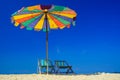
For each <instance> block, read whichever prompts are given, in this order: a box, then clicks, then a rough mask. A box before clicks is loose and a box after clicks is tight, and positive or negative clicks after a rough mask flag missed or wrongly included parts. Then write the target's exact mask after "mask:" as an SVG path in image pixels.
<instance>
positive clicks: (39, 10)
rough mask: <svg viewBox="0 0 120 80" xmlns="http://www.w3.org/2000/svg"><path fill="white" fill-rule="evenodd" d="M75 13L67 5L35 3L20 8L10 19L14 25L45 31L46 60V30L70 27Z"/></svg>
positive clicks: (73, 21) (73, 22)
mask: <svg viewBox="0 0 120 80" xmlns="http://www.w3.org/2000/svg"><path fill="white" fill-rule="evenodd" d="M76 15H77V14H76V12H75V11H73V10H72V9H70V8H68V7H63V6H56V5H35V6H29V7H23V8H21V9H20V10H18V11H17V12H15V13H13V14H12V17H11V19H12V22H13V23H14V25H15V26H19V25H20V29H24V28H26V29H27V30H35V31H40V30H43V31H45V32H46V60H47V61H48V31H49V30H50V29H63V28H65V27H67V28H70V24H71V23H72V24H73V25H75V19H76ZM47 73H48V64H47Z"/></svg>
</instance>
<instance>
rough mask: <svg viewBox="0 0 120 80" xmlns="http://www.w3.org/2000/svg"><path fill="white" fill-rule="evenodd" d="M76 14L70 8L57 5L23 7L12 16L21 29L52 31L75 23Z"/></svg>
mask: <svg viewBox="0 0 120 80" xmlns="http://www.w3.org/2000/svg"><path fill="white" fill-rule="evenodd" d="M46 18H47V20H46ZM75 18H76V12H75V11H73V10H72V9H70V8H68V7H63V6H56V5H35V6H30V7H23V8H21V9H20V10H18V11H17V12H15V13H14V14H12V21H13V22H14V25H15V26H18V25H20V29H23V28H26V29H27V30H33V29H34V30H36V31H40V30H43V31H46V22H47V28H48V30H50V29H58V28H59V29H63V28H65V27H68V28H69V27H70V24H71V23H73V25H74V23H75Z"/></svg>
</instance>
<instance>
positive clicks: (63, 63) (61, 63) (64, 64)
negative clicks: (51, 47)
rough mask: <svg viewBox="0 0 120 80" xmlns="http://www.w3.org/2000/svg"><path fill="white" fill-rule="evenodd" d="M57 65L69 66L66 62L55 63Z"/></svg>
mask: <svg viewBox="0 0 120 80" xmlns="http://www.w3.org/2000/svg"><path fill="white" fill-rule="evenodd" d="M55 65H56V66H69V65H68V63H67V62H66V61H59V60H57V61H55Z"/></svg>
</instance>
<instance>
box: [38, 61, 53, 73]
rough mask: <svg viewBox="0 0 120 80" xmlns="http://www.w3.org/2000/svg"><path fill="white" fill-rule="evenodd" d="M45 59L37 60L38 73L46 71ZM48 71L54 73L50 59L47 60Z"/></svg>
mask: <svg viewBox="0 0 120 80" xmlns="http://www.w3.org/2000/svg"><path fill="white" fill-rule="evenodd" d="M46 68H47V61H46V60H43V59H42V60H38V73H47V70H46ZM48 70H49V71H48V72H49V73H55V69H54V65H53V64H52V61H50V60H48Z"/></svg>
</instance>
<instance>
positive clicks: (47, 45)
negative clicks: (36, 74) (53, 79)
mask: <svg viewBox="0 0 120 80" xmlns="http://www.w3.org/2000/svg"><path fill="white" fill-rule="evenodd" d="M45 19H46V62H47V67H46V70H47V74H48V26H47V20H48V19H47V13H45Z"/></svg>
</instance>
